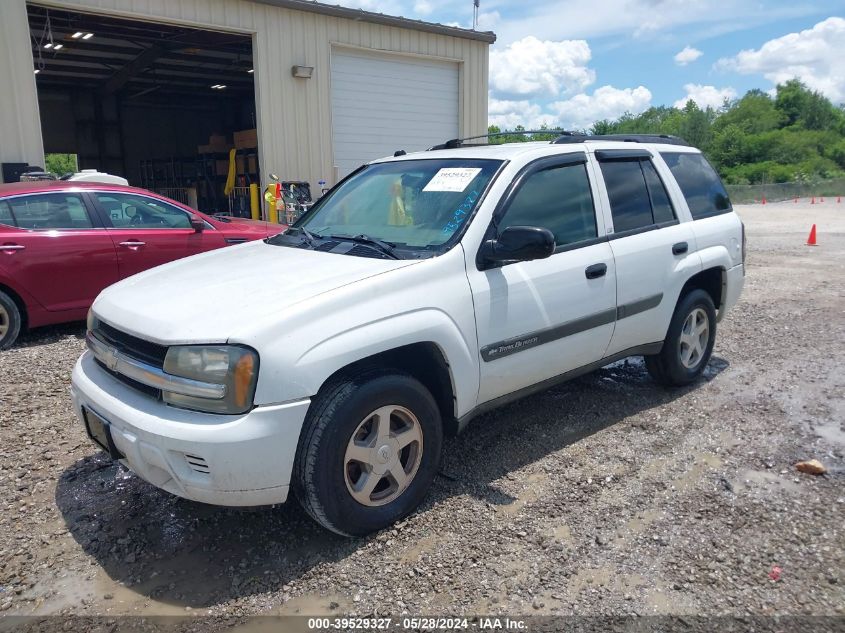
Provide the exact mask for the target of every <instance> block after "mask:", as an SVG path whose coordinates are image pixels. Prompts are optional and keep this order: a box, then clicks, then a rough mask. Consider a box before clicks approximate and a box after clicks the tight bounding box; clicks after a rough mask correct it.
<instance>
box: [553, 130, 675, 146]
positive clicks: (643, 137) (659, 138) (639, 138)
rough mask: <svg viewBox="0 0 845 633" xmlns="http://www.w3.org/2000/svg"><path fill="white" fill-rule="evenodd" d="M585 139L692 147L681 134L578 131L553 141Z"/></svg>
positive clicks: (558, 142) (570, 141)
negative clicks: (585, 132) (593, 132)
mask: <svg viewBox="0 0 845 633" xmlns="http://www.w3.org/2000/svg"><path fill="white" fill-rule="evenodd" d="M585 141H623V142H625V143H663V144H664V145H683V146H685V147H691V146H690V144H689V143H687V142H686V141H685V140H684V139H682V138H681V137H680V136H672V135H671V134H580V133H578V132H563V134H561V135H560V136H559V137H557V138H556V139H555V140H553V141H552V144H554V145H566V144H567V143H584V142H585Z"/></svg>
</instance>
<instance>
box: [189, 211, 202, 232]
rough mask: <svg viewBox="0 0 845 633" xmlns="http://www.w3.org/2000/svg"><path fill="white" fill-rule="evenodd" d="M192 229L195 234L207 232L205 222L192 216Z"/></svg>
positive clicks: (196, 216)
mask: <svg viewBox="0 0 845 633" xmlns="http://www.w3.org/2000/svg"><path fill="white" fill-rule="evenodd" d="M191 228H192V229H194V232H195V233H202V232H203V231H205V220H203V219H202V218H201V217H200V216H198V215H192V216H191Z"/></svg>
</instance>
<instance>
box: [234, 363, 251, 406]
mask: <svg viewBox="0 0 845 633" xmlns="http://www.w3.org/2000/svg"><path fill="white" fill-rule="evenodd" d="M254 375H255V357H254V356H241V358H240V360H238V362H237V363H236V364H235V376H234V381H233V382H234V383H235V393H234V402H235V405H236V406H238V407H240V408H245V407H246V406H247V405H248V403H249V400H250V399H251V398H252V377H253V376H254Z"/></svg>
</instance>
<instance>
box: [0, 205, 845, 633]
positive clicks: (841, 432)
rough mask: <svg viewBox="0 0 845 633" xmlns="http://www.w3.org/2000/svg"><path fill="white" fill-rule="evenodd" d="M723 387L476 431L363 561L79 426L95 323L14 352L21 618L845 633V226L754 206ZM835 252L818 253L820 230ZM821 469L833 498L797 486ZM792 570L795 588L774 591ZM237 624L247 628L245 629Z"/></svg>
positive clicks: (606, 388) (6, 560) (620, 387)
mask: <svg viewBox="0 0 845 633" xmlns="http://www.w3.org/2000/svg"><path fill="white" fill-rule="evenodd" d="M740 213H741V214H742V216H743V218H744V220H745V221H746V223H747V226H748V233H749V247H750V254H749V270H748V277H747V283H746V289H745V294H744V296H743V298H742V301H741V303H740V304H739V306H738V307H737V308H736V309H735V310H734V311H733V312H732V313H731V314H730V316H729V317H728V318H727V319H726V320H725V321H724V322H723V323H722V324H720V326H719V337H718V340H717V342H716V350H715V354H714V358H713V360H712V361H711V364H710V367H709V369H708V372H707V376H706V380H705V381H703V382H702V383H700V384H698V385H696V386H694V387H693V388H688V389H683V390H680V391H667V390H664V389H662V388H659V387H658V386H656V385H655V384H654V383H653V382H651V381H650V380H649V378H648V377H647V375H646V373H645V369H644V367H643V365H642V363H641V362H639V361H630V362H627V363H620V364H617V365H616V366H614V367H612V368H606V369H603V370H601V371H599V372H596V373H594V374H592V375H590V376H587V377H584V378H581V379H579V380H577V381H575V382H572V383H570V384H567V385H564V386H562V387H559V388H556V389H554V390H551V391H549V392H547V393H544V394H540V395H537V396H534V397H531V398H529V399H526V400H524V401H522V402H518V403H515V404H512V405H510V406H508V407H506V408H504V409H502V410H500V411H497V412H494V413H492V414H489V415H486V416H484V417H483V418H479V419H477V420H476V421H475V422H473V423H472V425H471V427H470V428H469V430H468V431H467V432H466V433H465V434H464V435H462V436H461V437H459V438H456V439H454V440H452V441H451V442H450V443H449V444H448V445H447V448H446V454H445V459H444V463H443V467H442V476H441V477H439V478H438V480H437V482H436V485H435V489H434V491H433V493H432V494H431V495H430V497H429V499H428V501H427V502H426V503H425V505H424V507H423V508H422V510H421V511H420V512H419V513H417V514H415V515H414V516H412V517H411V518H409V519H407V520H405V521H404V522H402V523H401V524H399V525H397V526H396V527H395V529H390V530H387V531H384V532H382V533H380V534H378V535H375V536H373V537H370V538H366V539H361V540H344V539H341V538H339V537H336V536H334V535H332V534H329V533H327V532H325V531H323V530H322V529H320V528H318V527H317V526H316V525H315V524H314V523H312V522H311V521H310V520H308V518H307V517H306V516H305V515H304V514H303V512H302V511H301V510H299V508H298V507H297V506H296V504H288V505H287V506H285V507H279V508H268V509H260V510H256V511H235V510H227V509H220V508H214V507H209V506H202V505H198V504H195V503H190V502H185V501H182V500H179V499H176V498H174V497H172V496H169V495H168V494H166V493H164V492H160V491H158V490H157V489H155V488H153V487H151V486H149V485H147V484H145V483H144V482H142V481H140V480H139V479H137V478H136V477H134V476H132V475H131V474H130V473H128V472H125V471H122V470H120V469H119V468H118V467H116V466H114V465H113V464H111V463H110V462H109V461H108V460H107V459H106V458H105V457H104V456H103V455H102V454H101V453H99V452H98V451H96V450H95V449H94V447H93V446H92V445H91V444H89V442H88V441H87V440H86V438H85V437H84V433H83V430H82V429H81V427H80V425H79V424H78V423H77V422H76V420H75V419H74V417H73V415H72V411H71V403H70V397H69V395H68V386H69V378H70V372H71V368H72V366H73V363H74V361H75V360H76V358H77V357H78V356H79V354H80V353H81V352H82V350H83V342H82V338H81V337H82V334H83V331H82V325H81V324H76V325H72V326H63V327H58V328H51V329H46V330H40V331H37V332H34V333H31V334H29V335H27V336H26V337H25V338H24V339H23V342H22V344H20V345H18V346H17V347H15V348H14V349H12V350H10V351H8V352H5V353H2V354H0V384H2V390H1V391H0V491H1V492H2V496H1V497H0V508H2V512H0V610H2V611H3V612H4V613H5V614H54V613H77V614H90V615H94V614H110V615H112V614H127V613H129V614H180V615H184V614H185V613H186V611H189V612H193V613H197V612H199V613H202V614H205V613H208V614H212V615H213V616H216V617H214V618H212V619H209V620H207V621H206V624H207V625H208V626H209V627H224V626H227V625H230V624H235V623H236V622H237V616H240V615H247V614H269V613H272V614H280V613H281V614H288V613H307V614H316V613H331V614H348V613H350V612H354V613H358V614H362V615H363V614H376V613H377V614H392V615H398V614H401V613H403V612H409V613H413V614H416V615H419V614H426V615H428V614H444V615H457V614H488V613H493V614H511V615H513V614H531V613H540V614H557V613H563V614H608V615H611V614H612V615H616V614H620V615H621V614H632V613H636V614H640V615H644V614H655V613H657V614H659V613H675V614H740V615H741V614H816V615H821V614H829V615H836V614H839V615H842V614H845V571H843V570H845V521H844V520H843V519H844V518H845V486H843V483H845V459H843V457H844V456H845V429H843V424H845V361H843V357H845V356H843V355H845V205H836V204H831V203H830V201H828V202H827V203H826V204H825V205H816V206H810V205H800V204H799V205H795V204H792V203H784V204H770V205H766V206H754V207H743V208H741V209H740ZM813 222H816V223H818V228H819V243H820V246H818V247H817V248H810V247H807V246H805V245H804V241H805V240H806V236H807V233H808V231H809V228H810V224H811V223H813ZM810 458H816V459H818V460H820V461H821V462H823V463H824V464H825V465H826V466H827V468H828V469H829V472H828V474H827V475H824V476H820V477H814V476H811V475H805V474H801V473H798V472H796V470H795V469H794V467H793V465H794V464H795V462H797V461H799V460H802V459H810ZM774 566H777V567H780V568H781V570H782V571H781V576H780V579H779V580H777V581H774V580H772V579H770V572H772V568H773V567H774ZM233 618H234V619H233Z"/></svg>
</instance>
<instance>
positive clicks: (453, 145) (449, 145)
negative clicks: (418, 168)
mask: <svg viewBox="0 0 845 633" xmlns="http://www.w3.org/2000/svg"><path fill="white" fill-rule="evenodd" d="M518 134H560V135H567V134H574V132H568V131H566V130H519V131H517V132H495V133H493V134H480V135H479V136H467V137H466V138H453V139H450V140H448V141H446V142H445V143H440V144H439V145H434V146H433V147H429V148H428V150H427V151H429V152H433V151H436V150H439V149H458V148H459V147H478V146H481V145H486V143H470V144H467V143H465V141H474V140H476V139H480V138H496V137H498V136H517V135H518ZM561 138H562V137H561ZM552 142H555V141H552Z"/></svg>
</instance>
